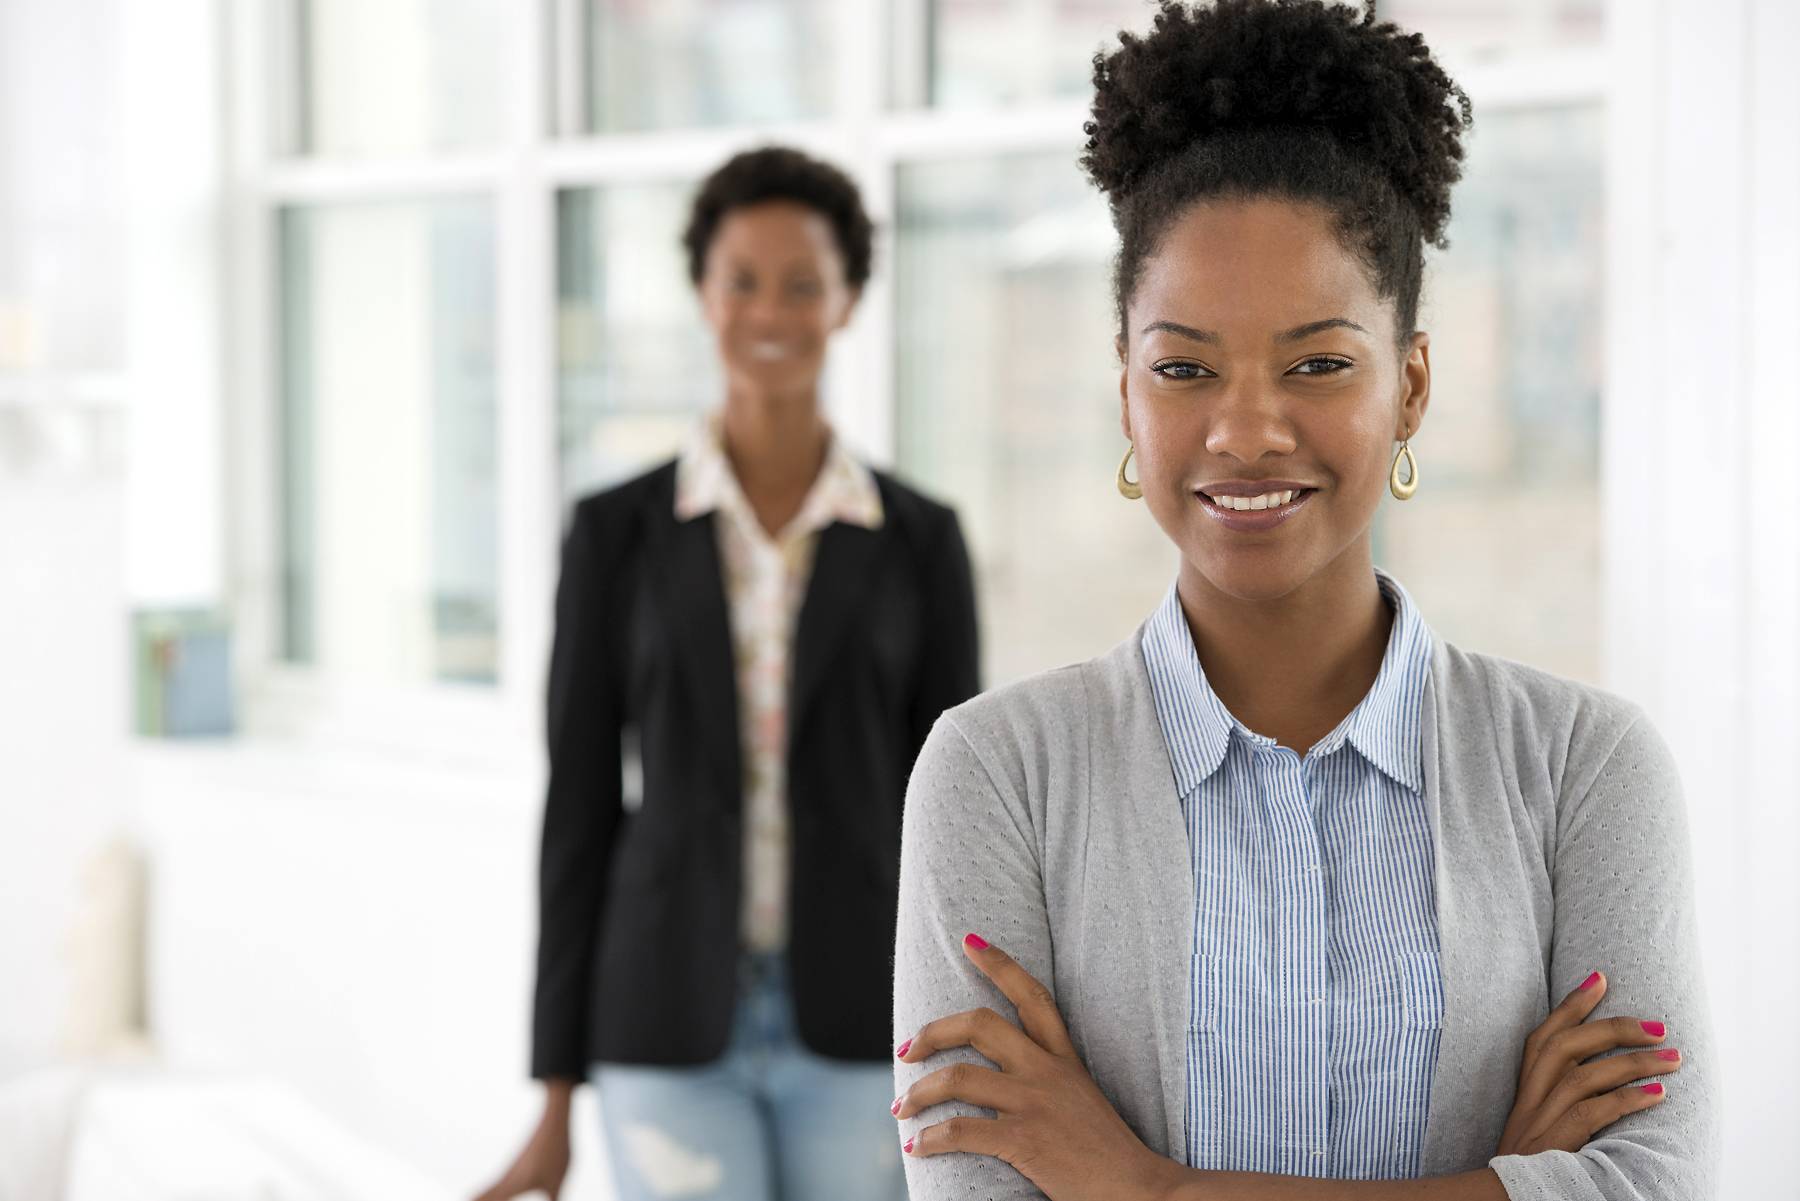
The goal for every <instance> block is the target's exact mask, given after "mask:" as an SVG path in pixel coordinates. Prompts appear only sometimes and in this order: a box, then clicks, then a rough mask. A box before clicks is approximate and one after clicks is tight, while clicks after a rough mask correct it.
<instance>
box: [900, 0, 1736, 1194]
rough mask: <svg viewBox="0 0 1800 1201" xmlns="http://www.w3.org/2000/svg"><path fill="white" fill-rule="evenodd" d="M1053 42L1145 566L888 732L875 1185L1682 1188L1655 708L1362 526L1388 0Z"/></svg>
mask: <svg viewBox="0 0 1800 1201" xmlns="http://www.w3.org/2000/svg"><path fill="white" fill-rule="evenodd" d="M1094 82H1095V98H1094V108H1093V121H1092V122H1091V123H1090V125H1089V126H1088V130H1089V133H1090V135H1091V137H1090V140H1089V142H1088V149H1087V154H1086V157H1085V159H1084V163H1085V166H1086V167H1087V169H1088V171H1089V173H1090V174H1091V176H1092V177H1093V179H1094V181H1095V183H1096V184H1098V185H1099V186H1100V187H1101V188H1102V189H1103V190H1104V191H1105V192H1106V193H1107V195H1108V197H1109V199H1110V201H1111V204H1112V210H1113V216H1114V220H1115V224H1116V225H1117V228H1118V231H1119V235H1120V252H1119V259H1118V266H1117V277H1116V283H1117V296H1118V304H1119V333H1118V352H1119V357H1120V360H1121V364H1122V370H1121V373H1120V388H1119V391H1120V423H1121V427H1122V429H1123V431H1124V434H1125V437H1126V438H1127V439H1128V441H1129V444H1130V451H1129V452H1128V455H1127V459H1128V460H1133V461H1135V470H1136V472H1137V479H1136V480H1135V481H1133V480H1131V479H1130V478H1129V477H1128V475H1127V473H1126V469H1125V467H1124V466H1123V465H1122V466H1121V468H1120V471H1119V476H1118V486H1119V489H1120V491H1121V492H1123V493H1125V495H1126V496H1127V497H1129V498H1132V499H1137V498H1139V497H1141V498H1142V500H1143V501H1144V503H1145V505H1146V506H1147V507H1148V508H1149V510H1150V514H1151V516H1152V517H1154V518H1155V520H1156V522H1157V524H1158V525H1159V526H1160V527H1161V528H1162V529H1163V531H1164V532H1165V533H1166V534H1167V535H1168V536H1169V538H1170V540H1171V541H1172V542H1173V543H1174V544H1175V546H1176V547H1177V548H1178V550H1179V551H1180V567H1179V571H1178V573H1177V576H1176V579H1175V581H1174V582H1173V584H1172V586H1171V588H1170V590H1169V592H1168V594H1167V598H1166V599H1165V601H1164V603H1163V604H1162V606H1161V607H1160V608H1159V609H1158V610H1157V611H1156V612H1155V613H1153V614H1152V615H1151V616H1150V618H1149V619H1148V620H1147V621H1146V622H1145V624H1144V625H1143V626H1142V627H1141V628H1140V629H1139V631H1138V632H1137V633H1136V634H1135V635H1134V636H1133V637H1132V638H1131V639H1130V640H1128V641H1127V642H1126V643H1124V644H1123V645H1122V646H1120V647H1119V648H1117V649H1116V650H1114V651H1113V652H1111V653H1109V654H1107V655H1105V656H1102V657H1101V658H1098V659H1095V660H1091V661H1089V662H1087V663H1084V664H1080V665H1077V666H1075V667H1071V668H1067V669H1064V670H1062V671H1058V672H1052V673H1049V674H1047V675H1044V676H1040V677H1037V678H1034V679H1031V680H1028V681H1026V682H1024V683H1022V684H1019V685H1017V686H1014V687H1010V688H1006V689H1002V690H999V691H997V692H995V693H991V694H989V695H987V696H985V697H982V698H981V699H979V700H977V701H974V702H972V703H970V704H967V705H964V706H961V707H959V708H957V709H955V710H953V711H951V712H950V713H949V714H947V715H946V716H945V717H944V719H943V720H942V721H941V722H940V723H939V725H938V727H937V729H936V730H935V731H934V732H933V734H932V737H931V739H930V741H929V742H928V743H927V744H926V748H925V750H924V752H923V754H922V755H921V757H920V761H919V764H918V768H917V771H916V772H915V774H914V777H913V779H912V783H911V790H910V792H909V795H908V803H907V810H906V823H905V826H906V828H905V836H904V849H903V862H902V869H901V909H900V926H899V932H898V944H897V947H898V949H897V963H896V998H895V1025H896V1041H897V1043H898V1044H899V1046H898V1053H899V1057H900V1061H901V1062H900V1065H899V1067H898V1068H897V1077H898V1080H899V1083H900V1085H901V1089H902V1092H901V1096H900V1097H899V1098H898V1099H897V1100H896V1102H895V1104H894V1107H893V1108H894V1111H895V1114H896V1116H897V1117H898V1118H899V1119H900V1125H901V1131H900V1134H899V1138H900V1139H901V1140H903V1145H904V1146H905V1148H906V1149H907V1151H908V1153H909V1154H908V1162H907V1171H908V1177H909V1181H910V1184H911V1189H912V1197H913V1198H914V1199H915V1201H949V1199H951V1198H959V1199H960V1198H964V1197H968V1196H980V1197H984V1198H1002V1197H1026V1196H1038V1195H1041V1194H1047V1195H1048V1196H1050V1197H1052V1198H1054V1199H1055V1201H1072V1199H1074V1198H1087V1197H1106V1198H1109V1199H1113V1201H1119V1199H1130V1198H1149V1197H1174V1196H1191V1197H1195V1198H1201V1197H1204V1198H1208V1199H1223V1198H1251V1197H1254V1198H1284V1199H1302V1198H1305V1199H1312V1198H1319V1199H1323V1198H1344V1197H1351V1198H1398V1197H1402V1196H1404V1197H1407V1198H1442V1199H1446V1201H1447V1199H1450V1198H1502V1197H1508V1196H1510V1197H1512V1198H1514V1199H1516V1201H1523V1199H1525V1198H1542V1199H1548V1198H1574V1199H1580V1201H1600V1199H1602V1198H1610V1199H1619V1201H1623V1199H1625V1198H1633V1199H1645V1201H1647V1199H1649V1198H1684V1199H1686V1198H1700V1197H1705V1196H1707V1195H1708V1194H1709V1192H1710V1189H1711V1182H1712V1179H1713V1174H1714V1170H1715V1167H1716V1160H1717V1148H1718V1136H1717V1115H1716V1112H1715V1109H1716V1096H1715V1089H1716V1085H1715V1083H1714V1077H1713V1074H1712V1067H1711V1063H1710V1059H1709V1049H1710V1046H1711V1036H1710V1031H1709V1028H1708V1024H1707V1019H1706V1003H1705V997H1704V989H1703V987H1702V982H1701V972H1700V962H1699V953H1698V947H1697V945H1696V938H1695V921H1694V913H1693V906H1692V902H1691V897H1690V884H1689V869H1688V851H1687V841H1686V829H1685V824H1684V808H1683V804H1682V802H1681V799H1680V790H1679V783H1678V781H1677V779H1676V777H1675V772H1674V768H1673V765H1672V762H1671V759H1670V757H1669V754H1668V752H1667V750H1666V749H1665V746H1664V744H1663V741H1662V739H1661V738H1660V737H1659V736H1658V734H1657V733H1656V732H1655V731H1654V730H1653V729H1652V728H1651V726H1650V725H1649V723H1648V721H1647V720H1646V719H1645V717H1644V716H1643V714H1642V713H1641V712H1640V711H1639V710H1638V709H1637V708H1636V707H1635V706H1634V705H1632V704H1630V703H1629V702H1626V701H1624V700H1622V699H1620V698H1618V697H1614V696H1611V695H1608V694H1606V693H1603V692H1600V691H1598V690H1595V689H1592V688H1588V687H1585V686H1583V685H1580V684H1577V683H1573V682H1571V681H1568V680H1563V679H1559V678H1556V677H1553V676H1550V675H1547V674H1545V673H1543V672H1539V671H1536V670H1533V669H1532V668H1529V667H1525V666H1523V665H1520V664H1516V663H1511V662H1506V661H1504V660H1499V659H1495V658H1491V657H1488V656H1484V655H1480V654H1474V653H1471V652H1467V651H1464V650H1461V649H1459V648H1457V647H1455V646H1453V645H1450V644H1449V643H1446V642H1444V641H1443V640H1442V639H1440V638H1438V637H1436V636H1435V635H1434V634H1433V633H1432V632H1431V630H1430V628H1429V627H1428V626H1427V625H1426V623H1425V620H1424V617H1423V615H1422V614H1421V613H1420V612H1419V610H1418V608H1417V606H1416V605H1415V604H1414V603H1413V602H1412V600H1411V598H1410V597H1409V596H1408V595H1407V593H1406V590H1405V589H1404V588H1403V587H1401V585H1400V583H1399V582H1398V581H1397V580H1395V579H1393V578H1392V577H1391V576H1389V575H1387V574H1386V573H1384V572H1382V571H1380V570H1378V569H1377V568H1376V567H1375V566H1374V563H1373V552H1372V546H1371V533H1370V531H1371V525H1372V522H1373V519H1374V515H1375V509H1376V506H1377V504H1378V502H1379V500H1380V497H1381V494H1382V493H1383V492H1384V491H1391V492H1392V493H1393V495H1394V496H1395V497H1396V498H1397V499H1400V500H1404V499H1407V498H1409V497H1411V496H1412V495H1413V493H1414V490H1415V489H1416V488H1418V487H1420V480H1421V477H1420V474H1419V471H1418V467H1417V463H1416V458H1415V455H1414V453H1413V451H1412V449H1411V447H1410V441H1411V440H1412V439H1413V438H1416V437H1418V436H1419V434H1420V431H1421V429H1422V428H1423V424H1424V421H1425V416H1426V410H1427V407H1428V403H1429V400H1430V385H1431V360H1430V352H1431V346H1430V339H1429V337H1428V335H1427V334H1425V333H1424V332H1423V331H1420V330H1418V329H1417V328H1416V324H1417V313H1418V302H1419V292H1420V283H1421V277H1422V266H1423V248H1424V245H1425V244H1426V243H1428V242H1429V243H1434V244H1439V245H1441V244H1442V242H1443V231H1444V226H1445V222H1446V220H1447V218H1448V216H1449V211H1450V195H1449V193H1450V186H1451V184H1452V183H1453V182H1454V181H1455V180H1456V179H1457V177H1458V175H1459V173H1460V166H1459V164H1460V160H1461V157H1462V148H1461V135H1462V133H1463V131H1464V130H1465V129H1466V128H1467V126H1468V124H1469V109H1468V102H1467V99H1466V98H1465V97H1464V96H1463V95H1462V93H1461V92H1460V90H1459V89H1457V88H1456V86H1455V85H1454V84H1453V83H1452V82H1451V81H1450V80H1449V79H1448V78H1447V77H1446V76H1445V74H1444V72H1443V71H1442V70H1441V69H1440V68H1439V67H1438V66H1437V65H1436V64H1435V63H1434V62H1433V61H1432V59H1431V57H1430V54H1429V52H1428V51H1427V49H1426V47H1425V45H1424V43H1423V41H1422V40H1421V39H1420V38H1419V37H1418V36H1417V35H1416V34H1406V33H1403V32H1401V31H1400V30H1399V29H1397V28H1395V27H1394V26H1393V25H1391V24H1383V23H1377V22H1375V21H1374V19H1373V13H1372V11H1371V12H1370V14H1368V15H1366V16H1362V17H1360V18H1359V16H1358V14H1357V13H1356V12H1355V11H1353V10H1351V9H1348V8H1346V7H1344V6H1341V5H1336V4H1324V3H1319V2H1317V0H1221V2H1220V3H1218V4H1217V5H1215V6H1211V7H1194V8H1187V7H1184V6H1182V5H1179V4H1174V3H1166V4H1164V5H1163V7H1162V10H1161V12H1160V15H1159V16H1158V17H1157V19H1156V22H1155V27H1154V31H1153V32H1152V33H1150V34H1149V35H1148V36H1146V37H1143V38H1136V37H1132V36H1123V37H1122V38H1121V45H1120V46H1119V48H1118V49H1117V50H1115V51H1113V52H1112V53H1110V54H1107V55H1103V56H1100V57H1098V58H1097V59H1096V63H1095V69H1094ZM1452 352H1454V349H1453V348H1452ZM1447 403H1452V404H1453V403H1455V398H1454V397H1451V398H1449V399H1448V402H1447ZM1427 486H1428V485H1427ZM1521 567H1522V569H1525V570H1529V565H1528V564H1525V565H1521ZM1494 603H1496V604H1504V603H1505V598H1504V597H1496V598H1495V600H1494ZM965 935H966V937H965ZM990 942H991V944H992V945H989V944H990ZM1521 1049H1522V1051H1523V1053H1522V1054H1521ZM1677 1071H1679V1075H1670V1074H1672V1073H1675V1072H1677ZM1665 1088H1666V1091H1665ZM1418 1177H1423V1178H1427V1179H1424V1180H1412V1179H1410V1178H1418ZM1309 1178H1311V1179H1309ZM1319 1178H1331V1179H1330V1180H1329V1182H1328V1183H1325V1182H1321V1180H1320V1179H1319ZM1397 1179H1405V1180H1407V1181H1408V1182H1407V1183H1405V1184H1403V1185H1396V1184H1392V1183H1380V1182H1382V1181H1392V1180H1397ZM1348 1180H1355V1181H1361V1182H1363V1183H1360V1184H1355V1185H1352V1184H1346V1183H1345V1181H1348Z"/></svg>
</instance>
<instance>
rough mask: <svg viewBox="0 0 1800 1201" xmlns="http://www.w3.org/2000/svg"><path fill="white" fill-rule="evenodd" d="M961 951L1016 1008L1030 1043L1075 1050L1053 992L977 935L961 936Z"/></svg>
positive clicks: (1067, 1052) (1058, 1050) (1061, 1050)
mask: <svg viewBox="0 0 1800 1201" xmlns="http://www.w3.org/2000/svg"><path fill="white" fill-rule="evenodd" d="M963 954H965V955H967V956H968V957H969V958H970V959H971V960H973V961H974V964H975V966H976V967H978V968H980V969H981V971H982V973H983V974H984V975H986V976H987V978H988V979H989V980H992V981H993V982H994V984H995V986H996V987H998V988H999V989H1000V991H1001V992H1003V993H1005V994H1006V999H1007V1000H1009V1001H1011V1002H1012V1003H1013V1008H1015V1009H1017V1010H1018V1011H1019V1022H1020V1024H1021V1025H1023V1026H1024V1027H1025V1033H1027V1034H1029V1035H1030V1036H1031V1039H1032V1041H1033V1042H1035V1043H1037V1045H1038V1046H1040V1047H1042V1048H1044V1049H1045V1050H1046V1051H1049V1052H1051V1053H1053V1054H1056V1055H1073V1054H1074V1053H1075V1044H1074V1042H1073V1041H1071V1040H1070V1038H1069V1028H1068V1027H1067V1026H1066V1025H1064V1024H1063V1019H1062V1011H1061V1010H1059V1009H1058V1008H1057V1007H1056V994H1054V993H1052V992H1051V991H1050V989H1049V988H1048V987H1046V986H1045V985H1044V983H1043V982H1042V981H1040V980H1039V979H1038V978H1037V977H1036V976H1033V975H1032V974H1031V973H1030V972H1028V971H1026V970H1025V969H1024V968H1022V967H1020V966H1019V963H1018V961H1017V960H1016V959H1014V958H1013V957H1012V956H1011V955H1008V954H1007V953H1006V952H1005V951H1002V950H1001V949H1000V948H999V947H996V946H993V945H991V944H990V943H989V942H988V941H987V940H986V939H984V938H982V937H981V935H979V934H969V935H965V936H964V938H963Z"/></svg>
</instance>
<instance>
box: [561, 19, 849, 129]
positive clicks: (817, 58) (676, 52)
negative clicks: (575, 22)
mask: <svg viewBox="0 0 1800 1201" xmlns="http://www.w3.org/2000/svg"><path fill="white" fill-rule="evenodd" d="M584 15H585V18H586V28H585V30H584V31H583V34H582V35H581V36H583V41H584V45H585V49H586V52H587V58H586V63H585V68H586V76H587V77H586V80H585V86H583V87H582V88H581V92H580V95H581V100H582V104H581V114H580V121H581V122H582V125H581V127H580V129H579V130H571V132H591V133H607V132H613V131H618V130H644V129H669V128H676V127H684V126H702V125H725V124H732V123H739V124H741V123H747V122H758V121H791V120H798V119H802V118H807V117H819V116H824V115H825V114H826V113H827V112H829V110H830V108H831V100H832V83H833V80H834V78H835V73H836V71H837V60H836V58H835V56H834V52H833V39H832V37H831V21H832V3H831V0H656V3H654V4H641V3H624V2H621V0H588V2H587V4H586V6H585V9H584Z"/></svg>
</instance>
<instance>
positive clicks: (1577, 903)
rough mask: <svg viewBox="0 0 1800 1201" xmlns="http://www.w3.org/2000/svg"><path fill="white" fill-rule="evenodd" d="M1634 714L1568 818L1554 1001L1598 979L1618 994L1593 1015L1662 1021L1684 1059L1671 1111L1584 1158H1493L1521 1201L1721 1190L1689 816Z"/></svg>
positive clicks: (1698, 1198) (1563, 1154) (1650, 733)
mask: <svg viewBox="0 0 1800 1201" xmlns="http://www.w3.org/2000/svg"><path fill="white" fill-rule="evenodd" d="M1633 716H1634V717H1635V720H1634V721H1632V723H1631V724H1630V726H1629V727H1628V728H1627V729H1626V730H1625V733H1624V735H1623V736H1622V737H1621V738H1620V740H1619V742H1618V743H1617V745H1616V746H1615V747H1614V748H1613V750H1612V752H1611V754H1610V755H1609V756H1608V757H1607V759H1606V761H1605V762H1604V764H1603V765H1602V766H1601V768H1600V770H1599V773H1598V774H1597V775H1596V776H1595V778H1594V781H1593V783H1592V785H1591V786H1590V787H1589V788H1588V789H1587V791H1586V793H1585V795H1584V796H1583V797H1582V799H1581V800H1580V802H1579V803H1577V804H1575V805H1573V806H1570V807H1569V808H1568V809H1567V811H1566V812H1564V813H1562V814H1559V818H1558V823H1557V824H1558V827H1559V829H1558V831H1557V850H1556V863H1555V866H1554V868H1553V870H1552V874H1551V882H1552V886H1553V889H1554V892H1555V928H1554V933H1553V935H1552V940H1553V942H1552V948H1551V976H1550V978H1551V984H1552V987H1553V989H1554V990H1555V991H1554V992H1553V994H1552V996H1551V997H1550V1003H1551V1004H1553V1005H1554V1004H1555V1003H1556V1002H1557V1001H1559V1000H1561V998H1562V997H1563V996H1564V995H1566V994H1567V992H1568V991H1569V990H1571V989H1573V988H1574V987H1575V986H1576V984H1578V983H1579V982H1580V981H1581V980H1582V979H1583V978H1584V977H1586V975H1587V974H1588V972H1590V971H1592V970H1594V969H1595V968H1598V969H1600V970H1601V971H1603V972H1605V973H1606V977H1607V994H1606V996H1605V998H1604V999H1603V1000H1602V1001H1601V1003H1600V1005H1599V1007H1598V1008H1596V1010H1595V1011H1594V1016H1596V1017H1617V1016H1621V1015H1632V1016H1638V1017H1643V1018H1647V1019H1657V1020H1661V1021H1662V1022H1664V1023H1665V1024H1666V1026H1667V1027H1668V1035H1667V1037H1666V1038H1665V1039H1664V1041H1663V1043H1662V1044H1661V1045H1662V1046H1667V1047H1679V1048H1681V1051H1682V1065H1681V1070H1680V1071H1678V1072H1674V1073H1672V1074H1670V1075H1668V1076H1666V1077H1663V1078H1662V1079H1663V1082H1664V1084H1665V1086H1666V1087H1667V1090H1668V1091H1667V1093H1666V1094H1665V1097H1664V1100H1663V1101H1662V1103H1661V1104H1659V1105H1655V1106H1652V1107H1650V1108H1649V1109H1644V1110H1640V1111H1638V1112H1636V1113H1631V1114H1627V1115H1626V1116H1625V1117H1623V1118H1621V1119H1620V1120H1619V1121H1617V1122H1615V1123H1613V1124H1612V1125H1611V1126H1608V1127H1606V1128H1605V1129H1603V1130H1601V1131H1600V1132H1599V1134H1598V1135H1597V1136H1596V1137H1595V1138H1594V1139H1593V1141H1591V1142H1589V1143H1588V1144H1587V1146H1585V1147H1583V1148H1582V1149H1581V1150H1580V1151H1579V1152H1568V1151H1543V1152H1539V1153H1537V1154H1535V1155H1502V1156H1496V1157H1495V1158H1493V1159H1491V1160H1490V1161H1489V1162H1488V1166H1489V1167H1491V1168H1492V1169H1493V1170H1494V1171H1495V1172H1496V1173H1497V1174H1498V1175H1499V1177H1500V1180H1501V1182H1502V1183H1503V1184H1504V1185H1505V1186H1506V1192H1507V1195H1508V1197H1510V1198H1512V1201H1553V1199H1554V1201H1706V1199H1709V1198H1711V1197H1713V1195H1714V1192H1715V1189H1716V1182H1717V1174H1718V1164H1719V1155H1720V1133H1719V1121H1718V1100H1719V1093H1718V1090H1719V1084H1718V1082H1719V1079H1720V1071H1719V1066H1720V1065H1719V1063H1718V1059H1717V1051H1716V1048H1715V1044H1714V1042H1713V1038H1712V1029H1711V1026H1710V1023H1709V1018H1708V1013H1707V1002H1706V994H1705V986H1704V978H1703V973H1702V966H1701V961H1700V946H1699V937H1698V929H1697V925H1696V919H1695V912H1694V899H1693V873H1692V869H1691V866H1690V862H1689V850H1688V834H1687V811H1686V806H1685V803H1684V802H1683V799H1682V792H1681V783H1680V779H1679V777H1678V775H1677V772H1676V767H1675V762H1674V759H1673V757H1672V756H1671V755H1670V753H1669V750H1668V747H1667V746H1666V745H1665V743H1664V742H1663V740H1662V738H1661V736H1660V735H1659V734H1658V733H1657V732H1656V731H1655V729H1654V728H1653V727H1652V726H1651V724H1650V722H1649V721H1648V719H1646V718H1645V717H1644V716H1643V715H1642V714H1641V713H1634V715H1633ZM1613 1053H1614V1054H1617V1053H1623V1052H1613Z"/></svg>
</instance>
